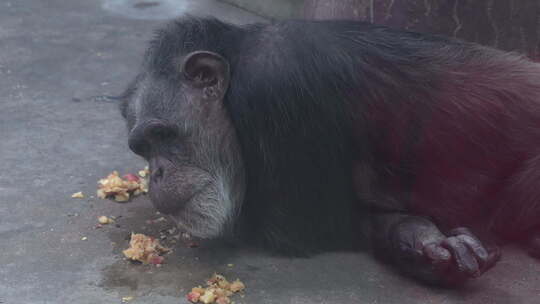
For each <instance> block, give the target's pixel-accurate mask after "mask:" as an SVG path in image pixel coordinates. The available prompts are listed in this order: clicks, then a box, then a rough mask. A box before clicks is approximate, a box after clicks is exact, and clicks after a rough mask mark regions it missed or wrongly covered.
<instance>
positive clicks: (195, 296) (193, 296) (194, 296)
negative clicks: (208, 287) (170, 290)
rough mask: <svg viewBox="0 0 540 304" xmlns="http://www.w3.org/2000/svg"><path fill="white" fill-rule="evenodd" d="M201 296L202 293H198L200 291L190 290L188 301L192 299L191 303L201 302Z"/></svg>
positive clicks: (187, 296)
mask: <svg viewBox="0 0 540 304" xmlns="http://www.w3.org/2000/svg"><path fill="white" fill-rule="evenodd" d="M200 297H201V294H200V293H198V292H193V291H192V292H190V293H188V294H187V295H186V298H187V300H188V301H190V302H191V303H197V302H199V298H200Z"/></svg>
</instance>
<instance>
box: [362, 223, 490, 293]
mask: <svg viewBox="0 0 540 304" xmlns="http://www.w3.org/2000/svg"><path fill="white" fill-rule="evenodd" d="M372 220H373V222H372V239H373V241H374V245H375V247H376V248H377V251H378V252H377V253H378V254H380V255H382V256H383V257H385V258H386V259H388V260H390V261H391V262H393V263H394V264H396V265H397V266H398V267H399V268H400V269H401V270H402V271H404V272H406V273H408V274H410V275H412V276H414V277H416V278H418V279H421V280H425V281H428V282H431V283H440V284H459V283H461V282H464V281H465V280H467V279H469V278H474V277H477V276H479V275H481V274H482V273H483V272H485V271H486V270H488V269H489V268H490V267H492V266H493V265H494V264H495V263H496V262H497V260H498V259H499V256H500V254H499V251H498V250H496V251H493V252H488V250H487V249H486V248H485V247H484V246H483V245H482V243H481V242H480V241H479V240H478V239H477V238H476V237H475V236H474V235H473V234H472V233H471V232H470V231H469V230H468V229H466V228H457V229H453V230H451V231H450V232H448V233H447V235H445V234H443V233H442V232H441V231H440V230H439V229H438V228H437V226H436V225H435V224H434V223H433V222H431V221H430V220H429V219H427V218H425V217H420V216H412V215H408V214H403V213H376V214H374V215H373V217H372Z"/></svg>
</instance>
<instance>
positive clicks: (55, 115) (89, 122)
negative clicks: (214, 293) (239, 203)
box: [0, 0, 540, 304]
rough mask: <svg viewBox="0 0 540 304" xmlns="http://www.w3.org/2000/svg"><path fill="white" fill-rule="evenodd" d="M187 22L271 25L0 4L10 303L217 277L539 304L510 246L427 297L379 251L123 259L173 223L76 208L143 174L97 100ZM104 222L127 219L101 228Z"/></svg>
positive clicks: (397, 295) (204, 6)
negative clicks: (175, 22)
mask: <svg viewBox="0 0 540 304" xmlns="http://www.w3.org/2000/svg"><path fill="white" fill-rule="evenodd" d="M184 12H191V13H194V14H212V15H216V16H219V17H222V18H224V19H227V20H229V21H231V22H238V23H242V22H252V21H257V20H260V18H258V17H256V16H253V15H250V14H248V13H246V12H244V11H240V10H238V9H236V8H233V7H230V6H227V5H225V4H221V3H214V2H212V1H203V0H196V1H195V0H194V1H182V0H174V1H173V0H155V1H154V0H153V1H147V2H142V0H140V1H138V2H137V1H125V0H104V1H101V2H100V1H97V0H93V1H90V0H78V1H75V0H70V1H65V0H47V1H43V0H12V1H8V0H3V1H1V2H0V138H1V141H0V164H1V166H2V167H1V170H0V303H6V304H7V303H9V304H15V303H16V304H23V303H121V298H122V297H125V296H133V297H134V299H133V300H132V301H131V302H130V303H155V304H158V303H175V304H179V303H187V301H186V300H185V298H184V295H185V293H186V290H188V289H190V288H191V287H193V286H195V285H199V284H201V283H203V282H204V280H205V279H206V278H207V277H209V276H210V275H211V274H212V273H213V272H220V273H224V274H225V275H227V276H229V277H231V278H236V277H238V278H241V279H242V280H243V281H244V282H245V283H246V285H247V286H248V288H247V292H246V293H245V297H244V298H240V297H237V298H235V300H236V303H400V304H403V303H540V278H539V275H538V274H540V263H537V262H536V261H534V260H532V259H530V258H529V257H527V256H526V255H525V254H523V253H521V252H519V251H518V250H516V249H512V248H508V249H506V250H505V252H504V257H503V260H502V261H501V262H500V263H499V265H498V266H497V267H496V268H495V269H493V270H492V271H490V272H489V273H487V274H486V275H485V276H483V277H482V278H481V279H478V280H475V281H472V282H470V284H468V285H467V286H466V287H465V288H463V289H460V290H443V289H432V288H428V287H425V286H422V285H419V284H417V283H415V282H413V281H410V280H408V279H406V278H403V277H401V276H399V275H397V274H395V273H394V272H393V271H392V270H391V269H390V268H388V267H386V266H384V265H381V264H379V263H377V262H375V261H374V260H373V259H372V258H371V257H370V256H369V254H367V253H329V254H323V255H319V256H316V257H314V258H311V259H289V258H284V257H276V256H270V255H268V254H265V253H263V252H257V251H254V250H251V249H248V248H242V247H239V246H236V245H232V244H226V243H223V242H208V243H204V244H202V245H201V247H199V248H196V249H192V248H187V246H185V245H183V244H177V245H176V246H174V247H173V248H174V252H173V253H172V254H171V255H169V256H167V260H166V261H167V264H165V265H164V266H163V267H160V268H157V267H154V266H144V265H134V264H131V263H129V262H127V261H125V260H124V259H123V258H122V254H121V251H122V249H123V248H126V246H127V240H126V237H128V236H129V234H130V232H131V231H135V232H142V233H146V234H149V235H154V236H157V235H159V231H160V230H162V229H166V228H170V227H171V224H170V223H169V222H160V223H157V224H147V223H146V221H147V220H150V219H156V218H159V217H160V215H157V214H155V210H154V209H153V208H152V206H151V204H150V203H149V201H148V199H147V198H146V197H139V198H136V199H135V200H134V201H132V202H129V203H124V204H118V203H114V202H111V201H107V200H100V199H96V198H94V197H91V196H88V198H86V199H72V198H71V197H70V196H71V194H72V193H74V192H77V191H83V192H84V193H85V194H87V195H93V194H94V193H95V190H96V182H97V180H98V179H99V178H101V177H103V176H105V175H106V174H108V173H109V172H110V171H111V170H113V169H117V170H120V171H121V172H122V173H125V172H136V171H137V170H139V169H140V168H142V167H143V166H144V163H143V161H142V160H141V159H139V158H137V157H136V156H135V155H133V154H131V153H130V152H129V151H128V148H127V144H126V137H125V135H126V134H125V129H124V124H123V122H122V121H121V119H120V114H119V112H118V111H117V106H116V105H115V104H113V103H110V102H104V101H100V100H99V99H92V98H90V97H91V96H94V95H100V94H115V93H118V92H119V91H120V90H121V89H122V87H123V86H124V85H125V84H126V82H127V81H128V79H130V78H131V77H132V76H133V75H134V73H135V71H136V69H137V67H138V65H139V62H140V60H141V55H142V53H143V51H144V48H145V41H147V40H148V39H149V37H150V36H151V32H152V29H153V28H154V27H155V26H156V25H157V24H158V23H160V22H161V21H160V20H158V19H162V18H170V17H173V16H175V15H178V14H182V13H184ZM99 215H108V216H121V217H120V218H119V219H118V220H117V224H118V226H107V227H104V228H102V229H94V226H95V225H96V218H97V217H98V216H99ZM83 237H86V238H87V240H86V241H83V240H81V238H83ZM227 264H234V266H233V267H228V266H227Z"/></svg>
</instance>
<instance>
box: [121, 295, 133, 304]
mask: <svg viewBox="0 0 540 304" xmlns="http://www.w3.org/2000/svg"><path fill="white" fill-rule="evenodd" d="M133 299H134V297H131V296H129V297H122V303H127V302H129V301H131V300H133Z"/></svg>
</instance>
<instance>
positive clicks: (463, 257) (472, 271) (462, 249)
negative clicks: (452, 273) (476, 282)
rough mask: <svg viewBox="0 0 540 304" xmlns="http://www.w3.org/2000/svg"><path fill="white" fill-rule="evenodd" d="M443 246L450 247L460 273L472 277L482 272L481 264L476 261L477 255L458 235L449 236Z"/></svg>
mask: <svg viewBox="0 0 540 304" xmlns="http://www.w3.org/2000/svg"><path fill="white" fill-rule="evenodd" d="M441 246H443V247H444V248H446V249H448V250H449V251H450V252H451V253H452V257H453V258H454V262H455V264H456V267H457V271H458V272H459V273H462V274H465V275H467V276H471V277H477V276H479V275H480V274H481V272H480V266H479V265H478V262H477V261H476V258H475V256H474V255H473V254H472V253H471V252H470V251H469V249H468V248H467V246H466V245H465V244H464V243H462V242H460V240H459V239H458V238H457V237H449V238H447V239H445V240H444V241H443V242H442V244H441Z"/></svg>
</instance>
